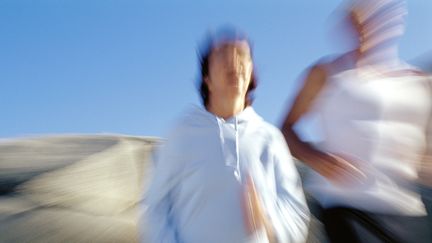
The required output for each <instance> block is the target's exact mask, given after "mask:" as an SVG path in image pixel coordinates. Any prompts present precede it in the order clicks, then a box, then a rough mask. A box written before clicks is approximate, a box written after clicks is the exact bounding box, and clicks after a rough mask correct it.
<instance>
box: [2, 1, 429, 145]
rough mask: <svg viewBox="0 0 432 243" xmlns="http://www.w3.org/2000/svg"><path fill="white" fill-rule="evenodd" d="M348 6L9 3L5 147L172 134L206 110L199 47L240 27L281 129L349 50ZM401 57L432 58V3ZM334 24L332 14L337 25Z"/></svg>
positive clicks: (263, 102) (415, 15)
mask: <svg viewBox="0 0 432 243" xmlns="http://www.w3.org/2000/svg"><path fill="white" fill-rule="evenodd" d="M340 3H341V1H336V0H326V1H320V0H314V1H307V0H291V1H288V0H286V1H282V0H280V1H258V0H255V1H251V0H249V1H247V0H235V1H233V0H218V1H192V0H184V1H180V0H178V1H133V0H117V1H114V0H91V1H89V0H73V1H65V0H39V1H24V0H0V31H1V34H0V111H1V113H0V138H8V137H20V136H28V135H39V134H63V133H121V134H129V135H139V136H164V134H165V132H166V131H167V130H168V128H169V126H170V124H171V122H172V120H173V119H175V117H177V116H178V115H179V114H180V113H181V111H182V110H184V109H185V108H186V107H187V106H189V105H190V104H198V103H199V102H200V101H199V98H198V95H197V92H196V79H197V74H198V69H197V68H198V66H197V56H196V47H197V45H198V43H199V41H200V40H202V38H203V36H204V34H205V33H206V32H207V31H209V30H212V29H217V28H218V27H220V26H222V25H225V24H231V25H234V26H236V27H238V28H240V29H242V30H244V31H245V32H246V33H248V34H249V36H250V38H251V39H252V41H253V43H254V57H255V63H256V68H257V73H258V76H259V80H260V82H259V87H258V89H257V91H256V100H255V103H254V107H255V109H256V110H257V112H258V113H260V114H261V115H262V116H263V117H264V118H265V119H266V120H268V121H269V122H271V123H274V124H276V125H277V124H278V123H279V121H280V119H281V117H282V114H283V112H284V111H285V110H286V106H287V105H288V104H289V103H290V101H291V100H292V99H293V97H294V94H295V92H296V90H297V87H298V84H299V82H298V81H299V77H300V76H301V73H302V72H303V71H304V70H305V69H306V68H307V67H309V66H310V64H311V63H312V62H314V61H316V60H317V59H319V58H320V57H322V56H325V55H328V54H333V53H335V52H342V51H344V50H346V48H347V45H345V44H344V43H343V42H341V41H340V39H339V38H337V36H336V37H335V33H336V32H335V29H336V28H337V27H336V26H337V25H336V20H337V17H334V16H335V15H334V14H333V15H332V13H333V11H334V9H335V8H336V7H337V6H339V4H340ZM408 7H409V15H408V17H407V23H408V25H407V32H406V34H405V36H404V37H403V39H402V40H401V56H402V57H403V58H404V59H406V60H412V59H415V58H416V57H418V56H420V55H421V54H423V53H425V52H427V51H430V50H432V44H431V43H432V29H431V28H430V24H431V23H432V15H431V14H430V13H431V12H432V1H430V0H410V1H409V3H408ZM331 16H333V17H331Z"/></svg>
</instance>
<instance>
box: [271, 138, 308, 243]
mask: <svg viewBox="0 0 432 243" xmlns="http://www.w3.org/2000/svg"><path fill="white" fill-rule="evenodd" d="M273 149H274V150H273V158H274V176H275V178H274V180H275V184H276V199H275V200H271V201H272V203H273V205H272V206H271V207H269V208H268V211H267V213H268V216H269V218H270V221H271V223H272V225H273V228H274V232H275V234H276V239H277V241H278V242H305V241H306V237H307V235H308V228H309V219H310V218H309V209H308V207H307V204H306V200H305V197H304V193H303V189H302V185H301V181H300V178H299V175H298V172H297V169H296V168H295V165H294V161H293V159H292V157H291V154H290V152H289V150H288V146H287V144H286V142H285V140H284V138H283V136H282V135H281V134H278V135H277V136H276V144H275V145H274V146H273Z"/></svg>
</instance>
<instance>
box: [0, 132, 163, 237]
mask: <svg viewBox="0 0 432 243" xmlns="http://www.w3.org/2000/svg"><path fill="white" fill-rule="evenodd" d="M159 143H160V140H159V139H157V138H145V137H131V136H121V135H64V136H50V137H35V138H27V139H15V140H3V141H0V242H136V241H137V240H138V230H137V222H138V215H139V213H138V209H139V207H138V203H139V200H140V196H141V194H142V190H143V185H145V184H146V180H147V178H148V173H149V170H148V166H150V163H151V161H150V157H151V156H150V154H151V152H152V151H153V149H154V148H155V146H156V145H158V144H159Z"/></svg>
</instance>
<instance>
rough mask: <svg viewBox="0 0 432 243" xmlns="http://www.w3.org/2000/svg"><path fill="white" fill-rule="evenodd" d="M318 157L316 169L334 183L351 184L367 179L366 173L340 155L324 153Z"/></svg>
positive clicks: (315, 164) (340, 184)
mask: <svg viewBox="0 0 432 243" xmlns="http://www.w3.org/2000/svg"><path fill="white" fill-rule="evenodd" d="M318 158H319V159H318V161H316V163H314V165H313V167H314V169H315V170H316V171H317V172H318V173H320V174H321V175H322V176H324V177H326V178H327V179H328V180H329V181H331V182H332V183H334V184H337V185H339V186H349V185H351V184H358V183H364V182H365V181H366V174H365V173H363V172H362V171H361V170H360V169H359V168H357V167H356V166H354V165H353V163H351V162H350V161H348V160H347V159H345V158H343V157H342V156H340V155H335V154H330V153H323V154H320V155H319V157H318Z"/></svg>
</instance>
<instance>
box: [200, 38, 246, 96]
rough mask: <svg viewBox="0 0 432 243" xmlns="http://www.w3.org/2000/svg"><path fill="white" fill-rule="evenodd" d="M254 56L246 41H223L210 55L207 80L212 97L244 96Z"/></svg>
mask: <svg viewBox="0 0 432 243" xmlns="http://www.w3.org/2000/svg"><path fill="white" fill-rule="evenodd" d="M252 66H253V65H252V58H251V53H250V47H249V44H248V43H247V42H246V41H235V42H226V43H221V44H220V45H218V46H216V47H215V48H214V49H213V51H212V53H211V54H210V57H209V75H208V76H207V77H205V82H206V83H207V86H208V88H209V91H210V97H220V98H227V99H232V98H244V97H245V95H246V91H247V88H248V86H249V83H250V80H251V75H252Z"/></svg>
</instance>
